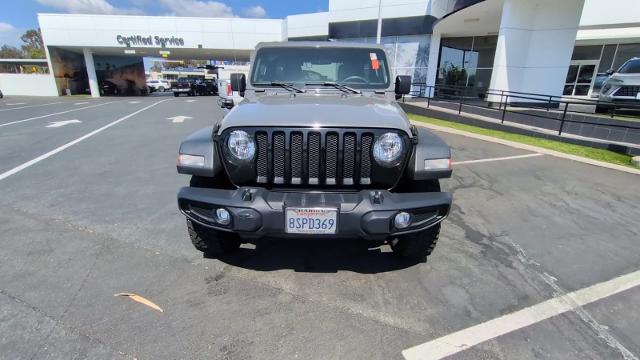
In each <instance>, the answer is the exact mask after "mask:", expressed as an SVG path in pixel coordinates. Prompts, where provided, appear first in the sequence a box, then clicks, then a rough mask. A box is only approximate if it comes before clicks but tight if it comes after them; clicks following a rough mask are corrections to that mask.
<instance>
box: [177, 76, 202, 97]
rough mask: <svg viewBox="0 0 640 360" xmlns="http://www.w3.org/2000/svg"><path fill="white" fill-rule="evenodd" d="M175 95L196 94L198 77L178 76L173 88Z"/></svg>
mask: <svg viewBox="0 0 640 360" xmlns="http://www.w3.org/2000/svg"><path fill="white" fill-rule="evenodd" d="M171 90H172V91H173V96H176V97H177V96H180V94H187V95H188V96H195V95H196V78H188V77H186V78H178V81H177V83H176V86H174V87H173V88H172V89H171Z"/></svg>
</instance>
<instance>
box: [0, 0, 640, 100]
mask: <svg viewBox="0 0 640 360" xmlns="http://www.w3.org/2000/svg"><path fill="white" fill-rule="evenodd" d="M379 16H380V17H381V19H382V20H381V24H382V26H381V33H380V42H381V43H382V44H383V45H384V46H385V48H386V50H387V53H388V57H389V61H390V63H391V64H392V70H393V72H394V75H411V76H412V78H413V81H414V82H416V83H424V84H426V85H434V84H445V85H451V86H465V87H471V88H477V89H479V90H478V91H481V89H486V88H492V89H498V90H508V91H520V92H526V93H540V94H547V95H555V96H560V95H567V96H590V95H592V94H594V93H596V92H597V87H598V79H599V75H598V74H602V73H604V72H605V71H606V70H608V69H610V68H616V67H618V66H620V65H621V64H622V63H623V62H624V61H626V60H627V59H629V58H631V57H634V56H640V1H637V0H562V1H558V0H354V1H340V0H329V7H328V11H327V12H319V13H312V14H300V15H291V16H288V17H286V18H285V19H242V18H193V17H189V18H185V17H163V16H121V15H77V14H39V15H38V21H39V24H40V28H41V29H42V34H43V40H44V43H45V47H46V53H47V63H48V69H49V74H48V77H46V80H45V81H43V79H39V80H38V83H43V82H46V84H42V86H41V89H39V90H38V91H35V90H34V91H29V90H28V89H25V87H24V86H12V85H11V84H10V83H12V82H14V81H16V80H15V75H17V74H11V75H12V80H11V82H8V81H6V79H5V78H6V77H7V75H9V74H0V84H2V87H3V88H2V90H3V92H5V94H8V95H11V94H16V95H18V94H19V95H36V94H37V95H65V94H81V93H90V94H91V95H92V96H100V95H108V94H109V93H108V91H107V89H112V88H114V87H115V88H119V89H120V91H118V93H119V94H129V95H141V94H143V93H144V91H143V90H142V88H143V87H144V68H143V66H142V58H143V57H160V56H162V57H165V58H170V59H171V58H176V59H180V58H183V59H207V60H208V59H211V60H230V61H248V60H249V58H250V53H251V50H252V49H253V48H254V46H255V45H256V44H257V43H259V42H269V41H296V40H319V41H328V40H331V41H356V42H370V43H375V42H376V41H377V31H378V26H377V25H378V17H379ZM20 76H30V75H29V74H20ZM25 83H28V81H26V82H25ZM14 88H15V89H16V91H14V90H13V89H14ZM43 89H44V90H43ZM426 95H429V93H427V94H426Z"/></svg>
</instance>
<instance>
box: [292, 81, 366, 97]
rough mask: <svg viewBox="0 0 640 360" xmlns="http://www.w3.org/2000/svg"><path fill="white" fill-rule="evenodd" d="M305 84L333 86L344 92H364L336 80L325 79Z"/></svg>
mask: <svg viewBox="0 0 640 360" xmlns="http://www.w3.org/2000/svg"><path fill="white" fill-rule="evenodd" d="M304 84H305V85H322V86H333V87H334V88H336V89H338V90H340V91H342V92H346V93H351V94H362V91H360V90H356V89H354V88H352V87H350V86H347V85H343V84H338V83H337V82H334V81H323V82H307V83H304Z"/></svg>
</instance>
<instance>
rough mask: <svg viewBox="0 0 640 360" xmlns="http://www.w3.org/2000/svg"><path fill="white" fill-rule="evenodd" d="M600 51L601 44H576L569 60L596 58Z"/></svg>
mask: <svg viewBox="0 0 640 360" xmlns="http://www.w3.org/2000/svg"><path fill="white" fill-rule="evenodd" d="M601 52H602V45H589V46H576V47H574V48H573V55H571V60H598V59H600V53H601Z"/></svg>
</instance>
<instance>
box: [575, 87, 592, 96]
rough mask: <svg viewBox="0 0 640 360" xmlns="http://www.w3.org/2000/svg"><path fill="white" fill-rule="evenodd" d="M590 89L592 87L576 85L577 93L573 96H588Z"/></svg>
mask: <svg viewBox="0 0 640 360" xmlns="http://www.w3.org/2000/svg"><path fill="white" fill-rule="evenodd" d="M589 87H591V85H576V91H575V93H573V95H575V96H586V95H588V94H589Z"/></svg>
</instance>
